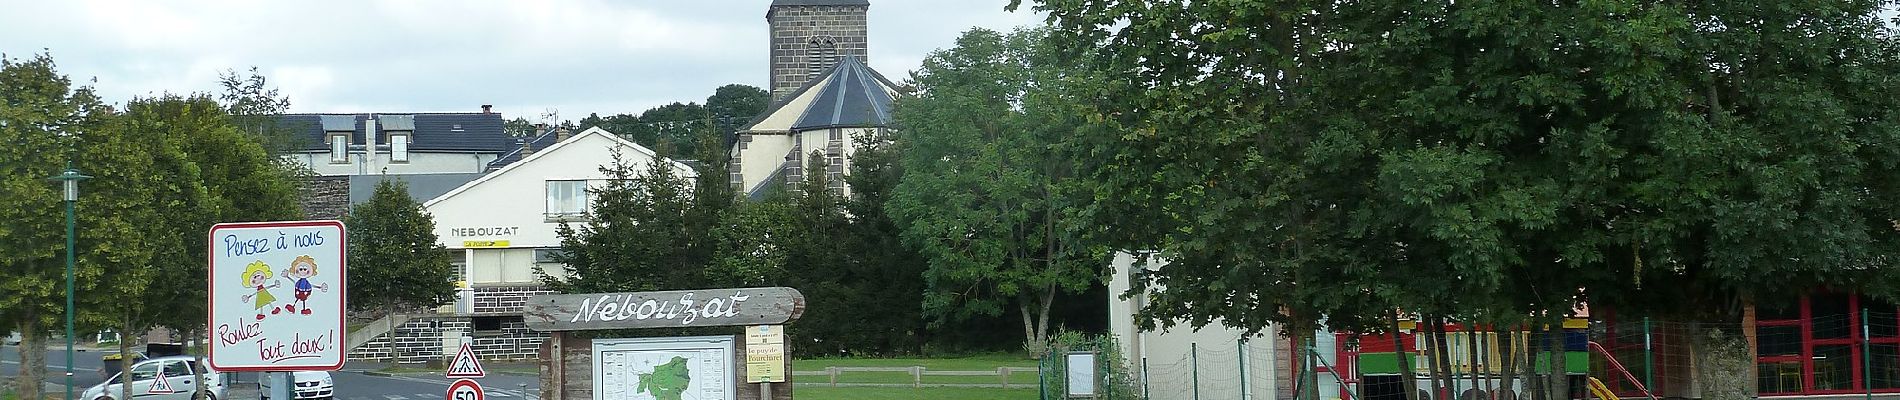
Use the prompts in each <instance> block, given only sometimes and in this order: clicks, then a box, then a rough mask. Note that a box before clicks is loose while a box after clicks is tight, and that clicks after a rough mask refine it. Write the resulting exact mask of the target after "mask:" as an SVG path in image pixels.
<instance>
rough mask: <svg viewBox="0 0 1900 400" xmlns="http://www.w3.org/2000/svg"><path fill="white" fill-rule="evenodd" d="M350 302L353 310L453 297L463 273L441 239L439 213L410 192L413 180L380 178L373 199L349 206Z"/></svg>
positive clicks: (428, 302)
mask: <svg viewBox="0 0 1900 400" xmlns="http://www.w3.org/2000/svg"><path fill="white" fill-rule="evenodd" d="M344 226H346V227H348V229H349V237H350V252H349V258H350V259H349V263H350V277H351V278H352V280H355V281H357V282H359V284H355V285H350V286H349V290H350V293H349V295H350V306H351V308H354V309H355V310H354V311H372V312H376V311H384V312H393V311H395V310H405V309H414V308H419V307H433V306H438V305H442V304H445V303H448V302H449V301H452V300H453V299H454V296H455V284H454V281H455V279H456V276H457V275H458V273H457V271H456V270H455V268H454V266H452V265H450V262H451V261H452V258H453V257H451V255H450V253H449V252H448V249H447V248H445V247H443V246H442V244H441V243H438V242H437V240H436V239H437V238H436V236H435V219H434V217H432V216H430V215H429V212H428V211H425V210H423V208H422V204H420V203H417V202H416V201H415V199H412V198H410V197H409V185H408V184H407V183H404V182H402V181H398V180H394V179H385V180H383V181H381V182H377V183H376V191H375V193H374V194H372V195H370V198H369V201H367V202H364V203H362V204H360V205H357V206H356V207H354V209H353V210H350V214H349V216H348V217H347V221H346V223H345V224H344Z"/></svg>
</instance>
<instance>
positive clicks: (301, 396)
mask: <svg viewBox="0 0 1900 400" xmlns="http://www.w3.org/2000/svg"><path fill="white" fill-rule="evenodd" d="M290 377H291V379H292V380H294V381H296V382H297V384H296V390H295V391H294V392H293V393H291V398H293V399H296V400H312V399H329V398H332V397H334V396H336V383H334V382H331V381H330V373H329V372H324V371H297V372H292V373H291V374H290ZM270 392H271V378H270V376H268V375H267V376H262V377H259V378H258V379H257V393H258V394H259V395H261V396H262V397H263V399H264V400H270ZM139 400H145V399H139Z"/></svg>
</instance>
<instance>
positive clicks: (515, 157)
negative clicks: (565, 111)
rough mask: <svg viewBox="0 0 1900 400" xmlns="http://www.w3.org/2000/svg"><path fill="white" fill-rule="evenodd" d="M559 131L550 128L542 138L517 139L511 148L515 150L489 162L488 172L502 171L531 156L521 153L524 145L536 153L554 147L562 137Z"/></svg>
mask: <svg viewBox="0 0 1900 400" xmlns="http://www.w3.org/2000/svg"><path fill="white" fill-rule="evenodd" d="M558 129H559V128H555V127H550V128H548V129H547V131H544V132H541V135H540V136H535V137H532V138H515V139H513V140H511V141H510V144H509V146H513V148H512V149H509V150H508V152H506V153H501V156H500V157H496V158H495V161H489V162H488V170H489V171H494V170H497V169H501V167H505V166H508V164H514V163H515V162H516V161H521V159H523V158H527V157H528V156H529V155H530V154H529V153H526V152H522V151H521V145H523V144H526V145H529V146H531V147H533V148H534V150H535V151H541V150H547V148H548V147H549V146H553V145H554V143H555V142H559V141H560V140H559V139H560V138H561V137H560V135H558V134H556V132H555V131H556V130H558Z"/></svg>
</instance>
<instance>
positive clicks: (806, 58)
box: [765, 5, 870, 99]
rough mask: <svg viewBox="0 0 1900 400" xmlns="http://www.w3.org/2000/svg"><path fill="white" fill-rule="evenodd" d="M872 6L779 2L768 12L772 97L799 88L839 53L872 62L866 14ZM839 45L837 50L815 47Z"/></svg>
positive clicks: (833, 62)
mask: <svg viewBox="0 0 1900 400" xmlns="http://www.w3.org/2000/svg"><path fill="white" fill-rule="evenodd" d="M869 10H870V7H869V6H863V5H856V6H802V5H801V6H775V7H772V10H771V12H769V13H767V14H766V17H765V20H766V24H767V25H770V29H771V35H770V36H771V39H770V40H771V42H770V48H771V52H772V54H771V59H770V61H771V72H770V73H771V79H770V81H769V82H771V86H770V87H768V88H767V90H771V91H772V98H773V99H778V98H781V97H784V96H785V95H786V94H790V93H791V92H792V91H793V90H798V87H799V86H800V85H804V84H805V81H806V80H807V79H809V78H810V77H812V76H813V75H815V74H816V73H818V72H823V71H824V70H825V69H827V68H830V67H831V65H833V64H835V63H837V58H838V57H844V56H853V57H857V58H858V60H859V61H861V62H865V63H869V62H870V60H868V59H867V58H866V57H865V56H866V55H867V54H868V53H867V52H866V49H867V47H868V43H869V42H868V40H867V39H866V32H867V29H868V26H869V24H867V23H866V21H865V14H866V13H867V12H868V11H869ZM814 41H816V42H819V43H822V44H820V46H836V48H835V51H828V50H826V49H824V48H814V47H813V46H811V44H812V43H813V42H814Z"/></svg>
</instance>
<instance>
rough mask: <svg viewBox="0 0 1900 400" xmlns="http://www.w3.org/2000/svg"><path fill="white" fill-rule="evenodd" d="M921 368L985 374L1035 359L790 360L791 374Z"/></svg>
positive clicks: (1005, 356) (1003, 356) (1008, 356)
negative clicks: (840, 369) (841, 369)
mask: <svg viewBox="0 0 1900 400" xmlns="http://www.w3.org/2000/svg"><path fill="white" fill-rule="evenodd" d="M912 365H921V366H923V367H924V368H927V369H934V370H942V371H987V370H994V369H996V367H1005V366H1007V367H1025V368H1030V367H1035V366H1036V360H1034V359H1030V358H1024V357H1023V356H1022V355H1018V354H982V355H975V356H967V357H955V358H816V359H809V360H792V370H793V371H823V370H825V367H909V366H912Z"/></svg>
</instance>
